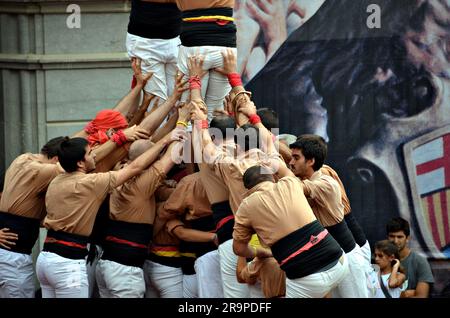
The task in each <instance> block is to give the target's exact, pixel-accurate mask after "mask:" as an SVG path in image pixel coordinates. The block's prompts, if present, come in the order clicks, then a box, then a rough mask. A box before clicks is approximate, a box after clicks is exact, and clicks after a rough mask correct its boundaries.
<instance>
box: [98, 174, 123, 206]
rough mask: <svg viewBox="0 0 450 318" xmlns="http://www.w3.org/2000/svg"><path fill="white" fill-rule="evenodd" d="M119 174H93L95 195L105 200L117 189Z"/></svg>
mask: <svg viewBox="0 0 450 318" xmlns="http://www.w3.org/2000/svg"><path fill="white" fill-rule="evenodd" d="M117 174H118V172H117V171H110V172H103V173H95V174H93V178H94V185H95V186H94V189H95V194H96V196H97V197H98V198H99V199H101V200H103V199H105V197H106V195H107V194H108V193H111V192H112V191H113V189H114V188H116V187H117Z"/></svg>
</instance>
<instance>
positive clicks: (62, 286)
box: [36, 251, 89, 298]
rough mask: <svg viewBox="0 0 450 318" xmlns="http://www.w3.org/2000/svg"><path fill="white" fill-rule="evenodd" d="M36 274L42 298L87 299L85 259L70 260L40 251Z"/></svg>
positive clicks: (87, 286) (87, 285) (87, 287)
mask: <svg viewBox="0 0 450 318" xmlns="http://www.w3.org/2000/svg"><path fill="white" fill-rule="evenodd" d="M36 274H37V277H38V279H39V282H40V283H41V288H42V298H88V297H89V283H88V275H87V270H86V260H85V259H70V258H65V257H62V256H59V255H58V254H55V253H51V252H44V251H42V252H41V253H40V254H39V256H38V259H37V263H36Z"/></svg>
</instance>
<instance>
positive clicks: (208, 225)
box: [180, 215, 217, 258]
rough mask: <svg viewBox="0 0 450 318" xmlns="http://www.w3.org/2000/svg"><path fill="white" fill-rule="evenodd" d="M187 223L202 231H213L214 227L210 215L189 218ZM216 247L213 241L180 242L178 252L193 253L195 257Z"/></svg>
mask: <svg viewBox="0 0 450 318" xmlns="http://www.w3.org/2000/svg"><path fill="white" fill-rule="evenodd" d="M189 223H190V227H191V228H192V229H194V230H198V231H203V232H214V230H215V228H216V227H215V222H214V218H213V216H212V215H209V216H204V217H202V218H198V219H195V220H190V221H189ZM216 249H217V246H216V245H215V244H214V243H213V242H186V241H181V242H180V252H182V253H184V252H187V253H194V254H195V257H196V258H199V257H200V256H202V255H204V254H206V253H209V252H211V251H214V250H216Z"/></svg>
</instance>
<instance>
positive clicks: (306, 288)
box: [286, 254, 348, 298]
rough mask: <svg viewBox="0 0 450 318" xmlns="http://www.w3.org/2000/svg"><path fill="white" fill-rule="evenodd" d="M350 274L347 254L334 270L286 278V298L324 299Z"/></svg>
mask: <svg viewBox="0 0 450 318" xmlns="http://www.w3.org/2000/svg"><path fill="white" fill-rule="evenodd" d="M347 273H348V260H347V258H346V256H345V254H344V255H343V256H342V258H341V259H340V260H339V261H338V262H337V264H336V265H334V266H333V267H332V268H330V269H328V270H326V271H323V272H319V273H314V274H311V275H308V276H305V277H301V278H297V279H289V278H286V298H322V297H324V296H325V295H326V294H328V292H330V291H331V290H332V289H334V288H336V286H338V284H339V283H340V282H341V281H342V280H343V279H344V277H345V275H346V274H347Z"/></svg>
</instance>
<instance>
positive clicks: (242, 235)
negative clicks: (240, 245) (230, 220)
mask: <svg viewBox="0 0 450 318" xmlns="http://www.w3.org/2000/svg"><path fill="white" fill-rule="evenodd" d="M249 208H250V207H248V204H246V203H245V202H242V203H241V205H240V206H239V209H238V211H237V212H236V215H235V218H234V229H233V239H235V240H236V241H241V242H249V241H250V240H251V238H252V234H253V233H254V231H253V228H252V226H251V222H250V219H249V217H248V216H247V215H248V212H249V211H250V210H249Z"/></svg>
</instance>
